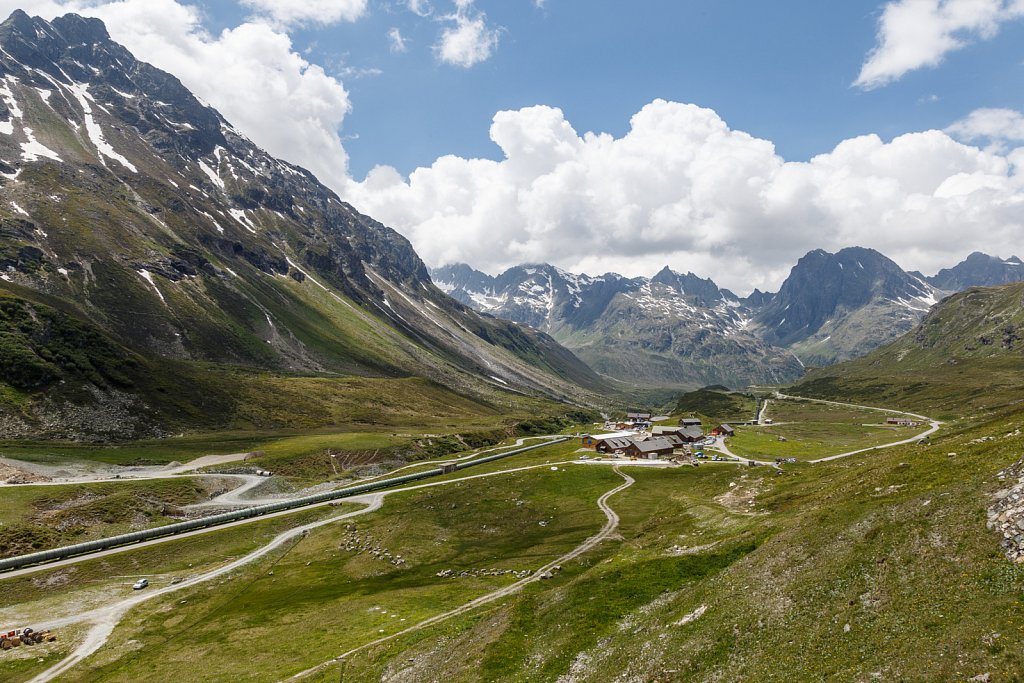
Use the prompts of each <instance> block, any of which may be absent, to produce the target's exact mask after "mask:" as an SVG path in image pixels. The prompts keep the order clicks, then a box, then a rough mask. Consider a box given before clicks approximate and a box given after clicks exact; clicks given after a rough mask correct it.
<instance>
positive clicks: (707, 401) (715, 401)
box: [674, 387, 757, 422]
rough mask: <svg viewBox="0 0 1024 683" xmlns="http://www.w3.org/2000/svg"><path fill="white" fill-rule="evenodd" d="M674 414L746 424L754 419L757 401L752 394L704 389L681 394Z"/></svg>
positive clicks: (715, 388) (711, 388)
mask: <svg viewBox="0 0 1024 683" xmlns="http://www.w3.org/2000/svg"><path fill="white" fill-rule="evenodd" d="M674 412H675V413H679V414H686V415H689V414H698V415H703V416H706V417H708V418H710V419H711V421H713V422H714V421H717V422H746V421H748V420H752V419H754V413H755V412H757V399H756V398H755V397H754V396H753V395H752V394H744V393H739V392H731V391H728V390H727V389H725V387H704V388H703V389H697V390H696V391H690V392H687V393H685V394H682V395H681V396H680V397H679V398H678V400H677V401H676V405H675V410H674Z"/></svg>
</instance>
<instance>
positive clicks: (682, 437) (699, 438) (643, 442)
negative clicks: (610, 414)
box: [581, 413, 735, 460]
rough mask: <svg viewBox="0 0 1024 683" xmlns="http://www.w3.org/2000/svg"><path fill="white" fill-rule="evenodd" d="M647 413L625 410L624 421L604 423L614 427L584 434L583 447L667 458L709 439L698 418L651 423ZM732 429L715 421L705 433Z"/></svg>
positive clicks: (728, 432) (720, 433)
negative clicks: (671, 424) (676, 422)
mask: <svg viewBox="0 0 1024 683" xmlns="http://www.w3.org/2000/svg"><path fill="white" fill-rule="evenodd" d="M651 417H652V416H651V414H650V413H627V414H626V421H625V422H615V423H608V424H607V425H606V426H607V427H614V428H615V429H617V430H618V431H614V432H608V433H606V434H584V435H583V436H582V438H581V442H582V445H583V447H584V448H587V449H589V450H592V451H594V452H596V453H606V454H614V455H621V456H624V457H627V458H640V459H645V460H659V459H668V458H671V457H672V456H673V455H676V454H677V453H685V454H686V455H689V453H690V451H691V449H692V448H693V447H694V446H695V445H696V446H700V445H705V444H708V443H710V441H709V440H708V436H709V435H708V434H705V433H704V427H703V425H702V424H701V421H700V420H698V419H697V418H693V417H684V418H683V419H681V420H680V421H679V426H677V427H665V426H658V427H655V426H654V425H653V422H652V420H651ZM734 433H735V432H734V430H733V428H732V427H730V426H729V425H727V424H722V425H718V426H717V427H715V428H714V429H712V430H711V431H710V432H709V434H710V436H712V437H717V436H732V435H733V434H734Z"/></svg>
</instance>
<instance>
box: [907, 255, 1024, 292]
mask: <svg viewBox="0 0 1024 683" xmlns="http://www.w3.org/2000/svg"><path fill="white" fill-rule="evenodd" d="M927 280H928V282H929V283H931V284H932V285H933V286H935V287H938V288H939V289H945V290H947V291H951V292H960V291H963V290H965V289H967V288H968V287H990V286H992V285H1005V284H1008V283H1010V282H1020V281H1022V280H1024V262H1021V260H1020V259H1019V258H1017V257H1016V256H1011V257H1010V258H1008V259H1001V258H999V257H997V256H989V255H988V254H982V253H981V252H978V251H976V252H974V253H973V254H971V255H970V256H968V257H967V258H966V259H964V260H963V261H961V262H960V263H958V264H956V265H955V266H953V267H952V268H943V269H942V270H940V271H939V272H938V273H936V274H935V275H933V276H932V277H930V278H927Z"/></svg>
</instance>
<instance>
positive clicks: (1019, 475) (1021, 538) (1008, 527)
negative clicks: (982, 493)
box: [988, 458, 1024, 563]
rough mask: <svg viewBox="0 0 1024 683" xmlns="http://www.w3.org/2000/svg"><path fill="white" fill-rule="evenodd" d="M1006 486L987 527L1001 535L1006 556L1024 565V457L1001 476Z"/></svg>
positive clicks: (998, 495)
mask: <svg viewBox="0 0 1024 683" xmlns="http://www.w3.org/2000/svg"><path fill="white" fill-rule="evenodd" d="M999 481H1000V482H1003V483H1005V484H1006V485H1007V488H1004V489H1002V490H1000V491H999V492H998V493H996V495H995V497H994V498H995V500H994V502H993V503H992V506H991V507H989V509H988V528H989V529H991V530H992V531H997V532H999V534H1001V535H1002V540H1000V542H999V545H1000V546H1002V548H1003V552H1004V553H1006V557H1007V558H1008V559H1010V560H1012V561H1013V562H1021V563H1024V458H1021V459H1020V460H1018V461H1017V462H1016V463H1014V464H1013V465H1011V466H1010V467H1007V468H1006V469H1005V470H1003V471H1002V472H1000V473H999Z"/></svg>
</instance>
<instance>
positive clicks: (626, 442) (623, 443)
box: [604, 436, 636, 450]
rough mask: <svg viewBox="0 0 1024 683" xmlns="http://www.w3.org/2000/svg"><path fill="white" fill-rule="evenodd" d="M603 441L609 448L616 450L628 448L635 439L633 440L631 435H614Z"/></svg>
mask: <svg viewBox="0 0 1024 683" xmlns="http://www.w3.org/2000/svg"><path fill="white" fill-rule="evenodd" d="M604 442H605V443H606V444H607V445H608V446H610V447H611V448H614V449H616V450H621V449H623V448H629V446H630V445H631V444H633V443H636V441H634V440H633V439H632V438H631V437H628V436H622V437H616V438H614V439H605V440H604Z"/></svg>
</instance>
